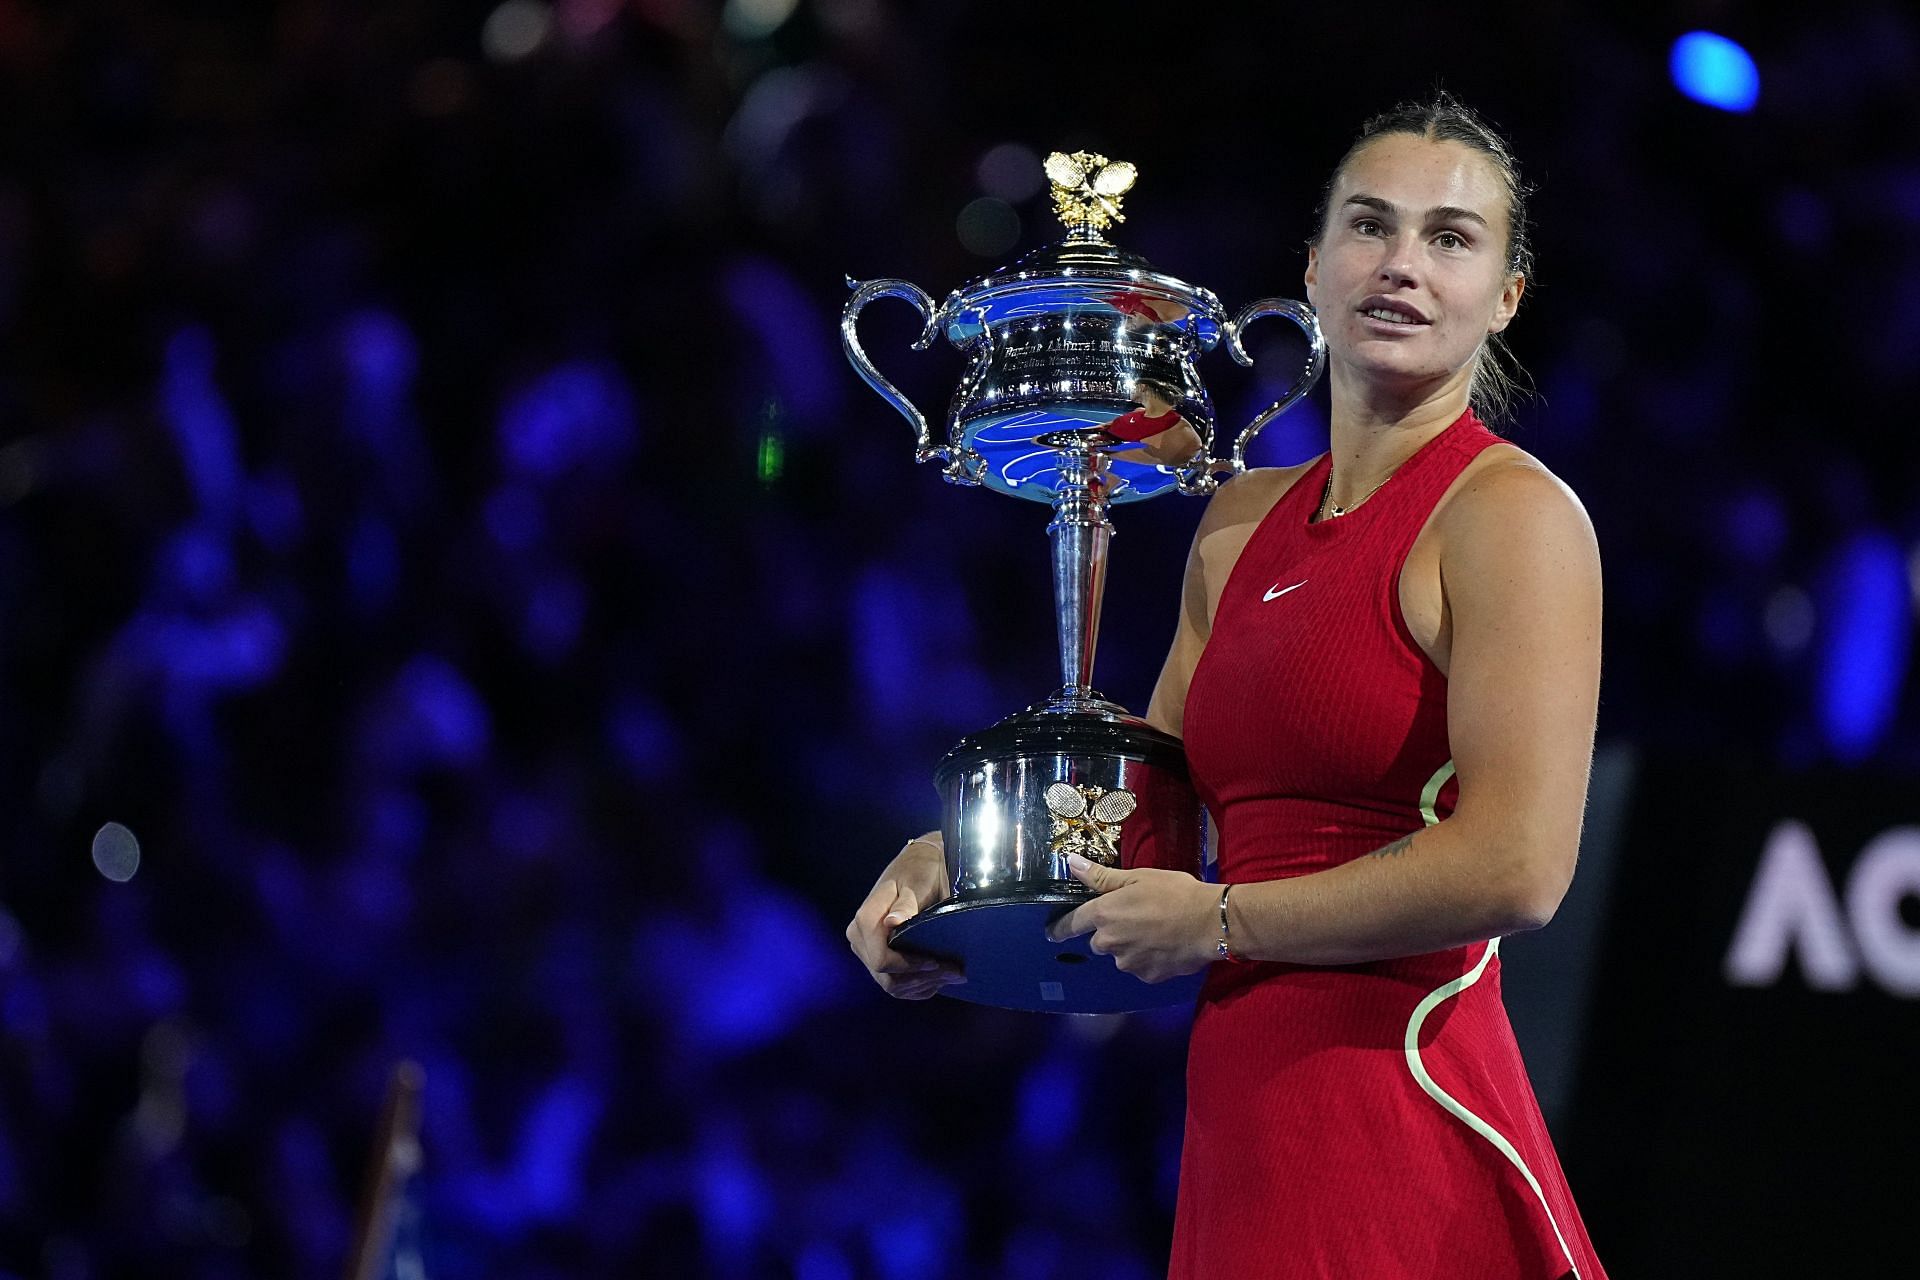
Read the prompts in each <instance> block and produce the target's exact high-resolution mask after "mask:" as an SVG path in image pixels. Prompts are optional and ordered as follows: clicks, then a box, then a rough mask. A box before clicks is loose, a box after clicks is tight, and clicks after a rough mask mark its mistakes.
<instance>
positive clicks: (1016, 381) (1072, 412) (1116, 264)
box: [840, 151, 1326, 1013]
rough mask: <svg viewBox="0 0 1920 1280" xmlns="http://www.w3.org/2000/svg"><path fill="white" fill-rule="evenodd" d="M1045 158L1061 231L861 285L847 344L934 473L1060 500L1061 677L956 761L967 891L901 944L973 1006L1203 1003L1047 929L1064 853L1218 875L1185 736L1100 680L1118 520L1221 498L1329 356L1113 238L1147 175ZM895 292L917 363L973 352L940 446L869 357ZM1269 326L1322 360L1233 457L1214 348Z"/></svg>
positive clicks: (1111, 165)
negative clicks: (967, 270) (945, 284)
mask: <svg viewBox="0 0 1920 1280" xmlns="http://www.w3.org/2000/svg"><path fill="white" fill-rule="evenodd" d="M1046 168H1047V177H1048V179H1049V180H1050V181H1051V183H1052V187H1053V201H1054V208H1055V211H1056V212H1057V213H1058V214H1059V216H1060V219H1061V221H1062V222H1064V223H1065V224H1066V236H1065V238H1063V239H1061V240H1059V241H1057V242H1055V243H1053V244H1050V245H1047V246H1045V247H1044V248H1041V249H1038V250H1035V251H1034V252H1032V253H1030V254H1028V255H1026V256H1025V257H1023V258H1021V259H1020V260H1018V261H1017V262H1015V263H1013V264H1012V265H1011V266H1008V267H1006V268H1003V269H1001V270H999V271H995V272H993V273H992V274H990V275H986V276H983V277H981V278H980V279H978V280H975V281H973V282H971V283H969V284H966V285H964V286H962V287H961V288H959V289H956V290H954V291H953V292H952V293H950V294H948V295H947V297H946V299H945V301H942V302H938V303H936V302H935V301H934V299H933V298H932V296H931V295H929V294H928V293H927V292H926V291H925V290H923V289H921V288H920V287H919V286H917V285H914V284H910V283H908V282H907V281H905V280H888V279H882V280H868V281H865V282H855V281H851V280H850V281H849V282H848V283H849V284H851V285H852V286H853V296H852V297H851V298H849V299H848V301H847V305H846V308H845V310H844V312H843V313H842V316H841V321H840V337H841V343H842V346H843V347H844V348H845V350H846V353H847V358H848V359H849V360H850V361H852V363H853V367H854V368H855V369H856V370H857V371H858V372H859V374H860V376H861V377H862V378H864V379H865V380H866V382H867V385H869V386H871V387H872V388H873V389H874V390H875V391H876V392H878V393H879V394H880V396H881V398H883V399H884V400H886V402H887V403H888V404H890V405H892V406H893V407H894V408H895V409H897V410H898V411H899V412H900V414H901V415H902V416H903V417H905V418H906V419H907V421H908V422H909V423H910V424H911V425H912V426H913V429H914V435H915V440H914V458H915V460H916V461H919V462H932V463H936V464H938V465H939V467H940V470H941V474H942V475H943V476H944V477H945V478H946V479H948V480H949V481H952V482H953V483H955V484H962V485H977V486H980V487H982V488H986V489H992V490H997V491H998V492H1000V493H1005V494H1011V495H1012V496H1014V497H1016V498H1028V499H1031V500H1033V501H1035V502H1044V503H1046V504H1048V505H1049V506H1050V507H1051V508H1052V509H1053V518H1052V519H1051V520H1050V521H1049V522H1048V524H1047V534H1048V537H1049V539H1050V540H1051V542H1052V546H1053V591H1054V617H1055V623H1056V629H1057V634H1058V637H1059V651H1060V677H1061V683H1060V687H1059V688H1058V689H1056V690H1055V691H1054V692H1053V693H1052V694H1051V695H1050V696H1049V697H1047V698H1046V699H1044V700H1042V701H1040V702H1038V703H1035V704H1034V705H1033V706H1030V707H1028V708H1027V709H1026V710H1024V711H1021V712H1017V713H1016V714H1014V715H1010V716H1008V717H1007V718H1005V719H1004V720H1001V721H1000V722H999V723H998V724H995V725H993V726H992V727H991V728H987V729H982V730H981V731H980V732H978V733H974V734H969V735H968V736H967V737H965V738H962V739H961V740H960V741H959V742H958V743H957V744H955V745H954V747H953V749H952V750H951V751H949V752H948V753H947V754H946V757H945V758H944V759H942V760H941V761H940V763H939V766H938V767H937V768H936V769H935V771H934V785H935V786H936V788H937V789H938V791H939V793H940V796H941V802H942V813H941V824H940V826H941V833H942V835H943V837H944V839H945V843H946V863H947V873H948V875H949V877H950V888H951V890H952V892H951V896H949V897H948V898H947V899H946V900H945V901H944V902H941V903H939V904H938V905H936V906H934V907H931V908H929V909H927V910H925V911H922V912H921V913H920V914H919V915H916V916H914V917H913V918H912V919H910V920H907V921H905V922H904V923H902V924H901V925H899V926H898V927H897V928H896V929H895V931H894V934H893V945H894V946H895V947H896V948H898V949H901V950H905V951H916V952H921V953H926V954H930V955H936V956H940V957H943V958H946V959H952V960H956V961H958V962H959V963H960V964H962V965H963V966H964V968H965V971H966V975H967V981H966V982H965V983H964V984H961V985H959V986H954V987H949V988H947V993H948V994H950V995H954V996H957V997H959V998H961V999H964V1000H972V1001H975V1002H978V1003H981V1004H991V1005H999V1006H1002V1007H1005V1008H1013V1009H1035V1010H1047V1011H1056V1012H1063V1013H1096V1012H1114V1011H1120V1010H1130V1009H1144V1008H1149V1007H1153V1006H1157V1005H1165V1004H1173V1003H1183V1002H1186V1001H1190V1000H1191V999H1192V998H1193V996H1194V993H1195V988H1196V986H1197V984H1198V982H1199V975H1194V976H1193V977H1191V978H1188V979H1184V980H1176V981H1173V982H1166V983H1159V984H1148V983H1145V982H1141V981H1140V980H1138V979H1136V978H1133V977H1131V976H1130V975H1127V974H1124V973H1122V972H1120V971H1119V970H1118V969H1117V968H1115V967H1114V964H1113V961H1112V960H1111V958H1109V957H1106V956H1097V955H1094V954H1092V953H1091V952H1090V951H1088V950H1087V946H1086V939H1085V938H1084V937H1082V938H1076V939H1073V940H1071V941H1068V942H1064V943H1054V942H1049V941H1048V940H1047V936H1046V929H1047V925H1048V923H1049V922H1050V921H1052V920H1053V919H1054V918H1056V917H1057V916H1059V915H1061V914H1063V913H1065V912H1066V911H1068V910H1071V909H1072V908H1073V907H1075V906H1077V905H1079V904H1080V903H1082V902H1085V901H1086V900H1087V899H1088V898H1089V897H1091V896H1092V894H1091V891H1090V890H1088V889H1087V888H1086V887H1085V886H1083V885H1081V884H1080V882H1079V881H1077V880H1075V879H1074V878H1073V877H1072V875H1070V874H1069V873H1068V870H1067V863H1066V859H1067V855H1068V854H1070V853H1079V854H1081V855H1083V856H1085V857H1087V858H1089V859H1091V860H1093V861H1095V862H1100V863H1103V864H1105V865H1107V866H1117V867H1123V868H1124V867H1163V868H1168V869H1171V870H1176V871H1185V872H1189V873H1191V874H1193V875H1196V876H1199V877H1201V878H1203V879H1204V878H1207V874H1208V869H1209V868H1208V860H1207V855H1206V848H1205V822H1204V814H1203V812H1202V809H1201V805H1200V802H1199V800H1198V798H1197V797H1196V796H1195V794H1194V790H1193V785H1192V783H1191V781H1190V780H1189V778H1188V774H1187V765H1186V756H1185V754H1184V752H1183V751H1182V750H1181V746H1180V740H1179V739H1178V738H1176V737H1173V736H1171V735H1170V734H1167V733H1163V732H1161V731H1160V730H1158V729H1156V728H1154V727H1153V726H1151V725H1149V724H1148V723H1147V722H1146V721H1144V720H1142V719H1140V718H1139V717H1138V716H1134V715H1131V714H1129V713H1128V712H1127V711H1126V710H1125V709H1124V708H1122V707H1120V706H1118V705H1117V704H1115V703H1113V702H1110V701H1108V700H1107V699H1106V698H1105V697H1103V696H1101V694H1100V693H1099V692H1098V691H1097V690H1096V689H1095V688H1094V685H1093V656H1094V648H1095V643H1096V641H1097V640H1098V638H1099V632H1100V603H1101V598H1102V596H1103V594H1104V591H1105V587H1106V573H1107V547H1108V543H1109V541H1110V540H1111V538H1112V536H1113V525H1112V522H1111V520H1110V518H1109V509H1110V508H1112V507H1114V506H1117V505H1120V504H1123V503H1128V502H1136V501H1140V500H1142V499H1145V498H1153V497H1157V496H1159V495H1161V494H1163V493H1169V492H1176V491H1177V492H1180V493H1185V494H1191V495H1198V496H1205V495H1207V494H1210V493H1211V492H1213V490H1214V488H1215V487H1216V485H1217V484H1218V483H1219V477H1220V476H1221V474H1223V473H1225V474H1234V473H1238V472H1240V471H1244V470H1245V469H1246V449H1247V444H1248V442H1249V441H1251V440H1252V439H1253V437H1254V435H1255V434H1256V433H1257V432H1258V431H1259V430H1260V429H1261V428H1262V427H1264V426H1266V424H1267V423H1268V422H1270V421H1272V420H1273V419H1274V417H1276V416H1277V415H1278V414H1280V413H1281V412H1282V411H1283V410H1285V409H1286V408H1287V407H1288V406H1289V405H1291V404H1293V403H1294V402H1295V401H1296V400H1298V399H1299V398H1300V397H1301V396H1303V395H1305V394H1306V392H1307V391H1308V389H1309V388H1311V387H1312V385H1313V383H1314V382H1315V380H1316V379H1318V378H1319V376H1320V372H1321V370H1322V368H1323V367H1324V365H1325V362H1326V349H1325V346H1324V344H1323V343H1322V341H1321V337H1320V328H1319V325H1318V324H1317V323H1316V321H1315V320H1314V316H1313V312H1312V311H1311V310H1310V309H1309V308H1308V307H1307V306H1305V305H1304V304H1302V303H1299V302H1294V301H1291V300H1288V299H1284V298H1263V299H1261V300H1260V301H1257V302H1253V303H1250V304H1249V305H1247V306H1246V307H1244V308H1242V309H1241V310H1240V312H1239V313H1238V314H1236V315H1233V316H1231V317H1229V316H1228V315H1227V313H1226V312H1225V310H1224V309H1223V308H1222V307H1221V305H1220V300H1219V299H1218V298H1216V297H1215V296H1214V295H1213V294H1212V293H1210V292H1208V291H1207V290H1205V289H1202V288H1199V287H1197V286H1194V285H1190V284H1187V283H1185V282H1184V281H1181V280H1178V279H1175V278H1174V277H1172V276H1169V275H1165V274H1163V273H1161V272H1159V271H1156V270H1154V269H1153V267H1151V266H1150V265H1149V264H1148V263H1147V262H1146V260H1145V259H1143V258H1141V257H1140V256H1139V255H1137V254H1133V253H1129V252H1127V251H1126V250H1124V249H1121V248H1119V247H1117V246H1115V245H1114V244H1112V243H1111V242H1109V241H1108V239H1107V238H1106V232H1107V231H1108V229H1109V228H1110V227H1112V226H1113V225H1114V224H1116V223H1119V222H1122V221H1124V217H1123V214H1122V212H1121V202H1122V199H1123V197H1124V196H1125V195H1126V193H1127V192H1128V191H1129V190H1130V189H1131V188H1132V187H1133V184H1134V181H1135V178H1136V176H1137V175H1136V172H1135V170H1134V167H1133V166H1132V165H1130V164H1127V163H1126V162H1124V161H1111V160H1108V159H1107V158H1106V157H1104V156H1099V155H1094V154H1091V153H1089V152H1084V151H1082V152H1075V153H1073V154H1071V155H1068V154H1062V153H1058V152H1056V153H1055V154H1053V155H1051V156H1049V157H1048V158H1047V163H1046ZM879 298H899V299H903V300H904V301H906V302H907V303H909V304H910V305H912V306H913V307H914V308H915V309H916V310H917V311H918V312H919V314H920V317H921V320H922V321H923V328H922V330H921V333H920V337H919V339H918V340H917V341H916V342H915V343H914V344H913V346H914V349H915V350H925V349H926V348H927V347H928V346H930V345H932V344H933V343H934V342H935V341H936V340H937V339H938V338H940V337H941V336H943V335H944V336H945V338H946V339H947V341H948V342H950V343H952V344H953V346H955V347H956V348H958V349H959V351H960V352H961V354H962V355H963V356H964V357H965V359H966V368H965V371H964V373H963V374H962V375H961V377H960V381H959V385H958V387H957V388H956V390H955V392H954V396H953V401H952V404H951V406H950V407H949V409H948V413H947V419H946V423H945V426H944V429H942V430H941V431H939V432H938V433H936V432H935V429H934V428H933V426H932V425H931V424H930V423H929V421H928V419H927V417H926V415H925V414H923V413H921V412H920V410H919V409H918V408H916V407H915V406H914V405H913V404H912V403H911V402H910V401H908V400H907V398H906V397H905V396H903V395H902V394H901V393H900V392H899V390H898V389H897V388H895V386H894V385H893V384H892V383H891V382H889V381H888V380H887V379H886V378H885V377H884V376H883V375H882V374H881V373H880V371H879V370H878V369H877V368H875V367H874V364H873V362H872V361H871V360H870V359H869V358H868V357H867V354H866V352H865V351H864V350H863V349H862V348H861V345H860V340H859V336H858V334H857V332H856V329H855V325H856V322H857V320H858V318H859V315H860V312H861V310H862V309H863V308H864V307H866V306H867V304H869V303H871V302H873V301H875V300H876V299H879ZM1266 316H1281V317H1285V318H1286V319H1288V320H1291V321H1292V322H1293V323H1294V324H1296V325H1298V326H1299V327H1300V329H1301V330H1302V331H1303V332H1304V333H1305V335H1306V338H1307V356H1306V360H1305V361H1304V364H1303V367H1302V368H1301V370H1300V373H1299V375H1298V376H1297V377H1296V378H1295V379H1294V380H1293V382H1292V385H1291V386H1289V387H1288V388H1287V390H1286V393H1285V394H1284V395H1282V396H1281V397H1280V398H1279V399H1278V400H1276V401H1275V402H1274V403H1272V404H1271V405H1268V406H1267V407H1266V408H1265V409H1263V410H1262V411H1261V412H1260V413H1259V414H1257V415H1256V416H1255V417H1254V419H1253V420H1252V421H1251V422H1249V423H1248V424H1247V425H1246V426H1245V427H1243V428H1242V429H1241V430H1240V432H1239V433H1238V434H1237V435H1236V436H1234V437H1233V440H1232V445H1231V448H1230V449H1229V450H1228V451H1226V452H1225V453H1224V454H1220V453H1217V452H1216V449H1215V440H1216V433H1215V422H1214V413H1213V402H1212V400H1211V399H1210V398H1209V397H1208V395H1207V390H1206V387H1205V386H1204V385H1202V383H1201V381H1200V376H1199V371H1198V367H1197V366H1198V362H1199V358H1200V356H1201V355H1202V354H1203V353H1205V352H1207V351H1210V350H1212V349H1213V348H1214V347H1216V346H1218V345H1220V343H1221V342H1222V341H1223V340H1224V341H1225V343H1226V347H1227V350H1228V352H1229V353H1231V355H1232V356H1233V358H1234V359H1235V360H1237V361H1238V362H1239V363H1241V364H1243V365H1251V364H1252V363H1253V361H1252V359H1251V358H1250V357H1249V356H1248V355H1247V352H1246V349H1245V347H1244V346H1243V345H1242V341H1241V338H1242V334H1243V333H1244V332H1245V331H1246V328H1247V326H1248V325H1250V324H1252V323H1253V322H1254V321H1256V320H1259V319H1261V318H1263V317H1266Z"/></svg>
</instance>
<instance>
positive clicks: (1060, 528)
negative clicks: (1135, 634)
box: [1047, 448, 1113, 700]
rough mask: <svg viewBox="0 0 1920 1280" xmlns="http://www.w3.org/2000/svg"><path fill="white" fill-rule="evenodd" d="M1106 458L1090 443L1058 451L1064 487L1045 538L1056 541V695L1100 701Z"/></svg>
mask: <svg viewBox="0 0 1920 1280" xmlns="http://www.w3.org/2000/svg"><path fill="white" fill-rule="evenodd" d="M1105 465H1106V460H1105V459H1104V458H1103V457H1101V456H1100V455H1099V454H1096V453H1093V452H1091V451H1090V450H1089V449H1086V448H1077V449H1069V450H1064V451H1062V453H1061V455H1060V486H1059V488H1058V489H1057V490H1056V491H1055V495H1054V499H1053V519H1052V520H1051V521H1049V522H1048V524H1047V537H1048V539H1049V540H1050V541H1051V542H1052V544H1053V611H1054V618H1055V621H1056V622H1057V624H1058V627H1059V639H1060V680H1061V684H1062V686H1063V687H1062V688H1061V690H1060V692H1059V693H1058V694H1056V695H1055V697H1056V699H1066V700H1079V699H1088V700H1098V699H1100V695H1099V694H1098V693H1096V692H1095V691H1094V688H1093V654H1094V649H1095V647H1096V646H1097V645H1098V644H1099V640H1100V603H1101V600H1102V599H1103V598H1104V597H1105V595H1106V590H1107V544H1108V543H1109V542H1110V541H1112V538H1113V522H1112V521H1110V520H1109V519H1107V479H1106V476H1105V474H1104V468H1105Z"/></svg>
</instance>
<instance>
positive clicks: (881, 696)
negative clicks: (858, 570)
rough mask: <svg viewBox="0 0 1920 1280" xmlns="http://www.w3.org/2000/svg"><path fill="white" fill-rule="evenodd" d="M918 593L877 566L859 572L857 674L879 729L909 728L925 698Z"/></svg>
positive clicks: (855, 611)
mask: <svg viewBox="0 0 1920 1280" xmlns="http://www.w3.org/2000/svg"><path fill="white" fill-rule="evenodd" d="M919 595H920V593H919V592H918V591H916V590H915V588H914V586H913V584H912V583H909V582H907V581H905V580H904V579H903V578H902V577H901V576H900V575H899V574H897V573H895V572H893V571H892V570H891V569H886V568H882V567H879V566H875V567H873V568H870V569H868V570H867V571H866V572H865V573H863V574H861V575H860V581H859V583H858V585H857V586H855V588H854V590H853V617H852V624H853V628H852V629H853V652H854V661H855V663H856V665H857V673H856V674H857V676H858V679H859V682H860V686H861V689H862V690H863V692H864V693H865V694H866V702H867V708H868V711H869V713H870V714H871V716H872V718H873V723H874V724H875V725H876V726H877V727H881V728H899V727H901V726H903V725H906V724H907V723H909V722H910V721H911V720H912V719H913V717H914V716H915V714H916V713H917V711H918V709H919V707H920V705H921V702H922V700H923V697H924V690H925V685H926V681H925V680H924V675H925V673H924V671H923V669H922V668H923V662H922V657H923V654H924V652H925V648H926V646H925V645H924V643H922V636H921V634H920V633H919V631H918V630H917V629H916V623H917V621H918V620H919V619H920V618H921V617H922V613H921V610H920V608H919V605H920V600H919Z"/></svg>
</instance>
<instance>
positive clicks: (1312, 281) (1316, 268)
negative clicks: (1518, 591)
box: [1305, 244, 1320, 311]
mask: <svg viewBox="0 0 1920 1280" xmlns="http://www.w3.org/2000/svg"><path fill="white" fill-rule="evenodd" d="M1305 279H1306V282H1307V301H1308V302H1309V303H1312V304H1313V307H1314V310H1316V311H1317V310H1319V309H1320V304H1319V301H1318V300H1317V299H1316V298H1315V297H1314V296H1313V290H1314V286H1315V285H1317V284H1319V283H1320V246H1319V245H1317V244H1310V245H1308V246H1307V274H1306V277H1305Z"/></svg>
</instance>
